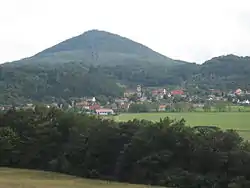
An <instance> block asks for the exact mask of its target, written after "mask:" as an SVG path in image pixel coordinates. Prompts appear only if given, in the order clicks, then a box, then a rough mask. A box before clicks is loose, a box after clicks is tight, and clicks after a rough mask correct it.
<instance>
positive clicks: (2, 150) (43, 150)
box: [0, 107, 250, 188]
mask: <svg viewBox="0 0 250 188" xmlns="http://www.w3.org/2000/svg"><path fill="white" fill-rule="evenodd" d="M0 165H1V166H4V167H17V168H28V169H39V170H49V171H55V172H62V173H67V174H71V175H76V176H81V177H87V178H97V179H107V180H114V181H122V182H130V183H138V184H152V185H161V186H168V187H180V188H188V187H189V188H200V187H203V188H211V187H213V188H228V187H233V188H238V187H249V186H250V145H249V143H248V142H244V141H243V140H242V139H241V137H239V135H238V134H237V133H236V132H235V131H233V130H228V131H222V130H220V129H218V128H209V127H196V128H191V127H188V126H185V121H184V120H180V121H175V120H171V119H169V118H166V119H162V120H161V121H159V122H151V121H146V120H141V121H139V120H133V121H128V122H114V121H112V120H102V119H100V118H98V117H94V116H87V115H80V114H76V113H69V112H63V111H60V110H57V109H47V108H43V107H36V108H35V110H26V111H16V110H15V109H13V110H10V111H8V112H6V113H4V114H0Z"/></svg>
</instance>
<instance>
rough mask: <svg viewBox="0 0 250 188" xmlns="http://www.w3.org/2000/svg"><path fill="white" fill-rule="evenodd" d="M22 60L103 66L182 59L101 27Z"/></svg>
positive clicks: (161, 62) (164, 62) (170, 62)
mask: <svg viewBox="0 0 250 188" xmlns="http://www.w3.org/2000/svg"><path fill="white" fill-rule="evenodd" d="M22 61H25V62H29V63H31V62H33V63H36V62H38V63H67V62H82V63H84V64H86V65H89V64H93V65H102V66H105V65H124V64H141V63H153V64H159V63H160V64H166V65H169V64H172V63H179V62H178V61H174V60H172V59H170V58H168V57H165V56H163V55H161V54H160V53H157V52H155V51H153V50H152V49H150V48H148V47H147V46H144V45H142V44H140V43H138V42H135V41H132V40H130V39H128V38H125V37H122V36H119V35H116V34H112V33H109V32H106V31H99V30H90V31H87V32H85V33H83V34H81V35H79V36H76V37H73V38H70V39H68V40H65V41H63V42H61V43H59V44H57V45H55V46H52V47H50V48H48V49H46V50H44V51H42V52H40V53H38V54H36V55H35V56H33V57H30V58H27V59H25V60H22Z"/></svg>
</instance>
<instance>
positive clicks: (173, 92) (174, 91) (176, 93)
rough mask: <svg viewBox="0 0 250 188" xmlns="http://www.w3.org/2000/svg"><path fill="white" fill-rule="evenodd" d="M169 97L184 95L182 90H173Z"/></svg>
mask: <svg viewBox="0 0 250 188" xmlns="http://www.w3.org/2000/svg"><path fill="white" fill-rule="evenodd" d="M171 95H184V91H183V90H173V91H171Z"/></svg>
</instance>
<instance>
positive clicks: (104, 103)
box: [0, 85, 250, 115]
mask: <svg viewBox="0 0 250 188" xmlns="http://www.w3.org/2000/svg"><path fill="white" fill-rule="evenodd" d="M222 102H223V103H225V104H226V103H227V104H229V103H231V104H234V105H238V106H250V93H249V92H247V91H242V90H241V89H237V90H235V91H231V92H228V93H224V92H223V91H220V90H215V89H210V90H209V91H208V92H206V94H205V95H204V94H203V95H198V94H196V95H194V94H193V95H192V94H190V92H188V91H187V90H185V89H176V90H169V89H165V88H157V89H155V88H154V89H148V88H142V87H141V86H140V85H138V86H137V87H136V88H135V89H128V90H125V92H124V95H123V97H120V98H107V99H105V100H101V99H100V98H98V97H95V96H93V97H82V98H73V99H72V100H70V101H68V102H63V103H56V102H53V103H51V104H43V105H45V106H46V107H48V108H52V107H54V108H60V109H64V110H69V111H76V112H78V113H86V114H97V115H114V114H118V113H125V112H130V113H138V112H167V111H168V112H183V111H189V112H190V111H195V110H201V109H203V110H205V108H206V106H207V105H208V104H210V105H211V106H212V105H213V104H216V103H220V104H221V103H222ZM34 106H35V104H33V103H28V104H23V105H19V106H18V105H17V106H14V107H15V108H16V109H29V108H34ZM142 106H143V107H142ZM10 108H13V105H0V110H1V111H6V110H8V109H10ZM205 111H206V110H205Z"/></svg>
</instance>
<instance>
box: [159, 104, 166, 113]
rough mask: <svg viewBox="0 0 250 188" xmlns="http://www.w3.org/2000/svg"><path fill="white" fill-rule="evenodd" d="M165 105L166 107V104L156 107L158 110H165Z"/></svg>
mask: <svg viewBox="0 0 250 188" xmlns="http://www.w3.org/2000/svg"><path fill="white" fill-rule="evenodd" d="M166 107H167V105H160V106H159V108H158V111H159V112H162V111H166Z"/></svg>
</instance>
